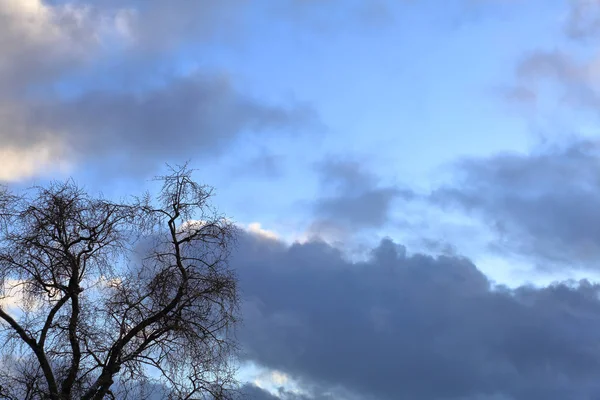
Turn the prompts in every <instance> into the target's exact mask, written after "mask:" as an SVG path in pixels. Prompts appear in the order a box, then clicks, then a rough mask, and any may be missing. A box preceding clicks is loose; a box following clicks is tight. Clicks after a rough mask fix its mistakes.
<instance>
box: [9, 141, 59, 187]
mask: <svg viewBox="0 0 600 400" xmlns="http://www.w3.org/2000/svg"><path fill="white" fill-rule="evenodd" d="M63 156H64V149H63V147H62V146H61V145H60V144H59V143H53V142H42V143H35V144H33V145H32V146H30V147H28V148H19V147H15V146H0V160H2V162H1V163H0V181H8V182H11V181H18V180H22V179H26V178H30V177H32V176H34V175H38V174H39V173H40V171H46V172H49V171H60V172H66V171H68V170H69V169H70V164H69V162H67V161H66V160H65V158H64V157H63Z"/></svg>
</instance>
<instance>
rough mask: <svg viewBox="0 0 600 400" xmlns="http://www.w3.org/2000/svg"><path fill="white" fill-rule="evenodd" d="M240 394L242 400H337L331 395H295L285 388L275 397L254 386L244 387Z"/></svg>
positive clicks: (247, 385)
mask: <svg viewBox="0 0 600 400" xmlns="http://www.w3.org/2000/svg"><path fill="white" fill-rule="evenodd" d="M240 392H241V395H242V399H247V400H335V398H333V397H331V396H329V395H321V394H316V395H312V394H301V393H294V392H291V391H288V390H285V389H284V388H279V390H278V391H277V396H275V395H273V394H271V393H269V392H268V391H266V390H264V389H261V388H259V387H258V386H256V385H253V384H246V385H244V386H243V387H242V388H241V390H240Z"/></svg>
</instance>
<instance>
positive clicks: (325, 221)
mask: <svg viewBox="0 0 600 400" xmlns="http://www.w3.org/2000/svg"><path fill="white" fill-rule="evenodd" d="M317 171H318V173H319V175H320V179H321V188H322V195H321V197H320V198H319V199H317V200H316V201H315V203H314V205H313V207H314V212H315V216H316V219H317V222H316V223H315V226H314V228H315V230H318V229H319V228H320V227H323V226H326V225H329V226H337V227H339V229H342V230H354V229H361V228H375V227H381V226H383V225H384V224H385V223H387V222H388V220H389V213H390V211H391V209H392V206H393V204H394V201H395V200H397V199H410V198H412V197H413V193H412V192H411V191H410V190H407V189H401V188H399V187H397V186H395V185H381V184H380V182H379V178H378V177H377V176H376V175H374V174H372V173H370V172H368V171H367V169H366V167H365V166H364V165H362V164H361V163H360V162H358V161H348V160H328V161H325V162H323V163H320V164H319V165H318V166H317Z"/></svg>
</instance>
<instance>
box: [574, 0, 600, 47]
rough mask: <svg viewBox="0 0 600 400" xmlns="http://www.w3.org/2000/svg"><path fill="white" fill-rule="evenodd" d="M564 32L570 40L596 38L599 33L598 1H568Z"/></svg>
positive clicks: (599, 8) (599, 10)
mask: <svg viewBox="0 0 600 400" xmlns="http://www.w3.org/2000/svg"><path fill="white" fill-rule="evenodd" d="M569 6H570V7H569V14H568V17H567V21H566V25H565V32H566V34H567V35H568V36H569V37H570V38H571V39H578V40H582V39H590V38H597V37H598V34H599V33H600V1H598V0H570V1H569Z"/></svg>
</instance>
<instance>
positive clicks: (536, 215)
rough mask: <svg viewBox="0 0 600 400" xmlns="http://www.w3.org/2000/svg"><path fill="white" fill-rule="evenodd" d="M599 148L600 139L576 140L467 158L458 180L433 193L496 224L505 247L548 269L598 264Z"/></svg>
mask: <svg viewBox="0 0 600 400" xmlns="http://www.w3.org/2000/svg"><path fill="white" fill-rule="evenodd" d="M599 151H600V147H599V144H598V142H597V141H596V140H591V139H588V140H586V139H573V140H570V141H567V142H566V143H564V144H562V145H550V144H548V145H545V146H541V147H539V148H537V149H536V150H534V151H532V152H531V153H529V154H519V153H505V154H499V155H495V156H492V157H490V158H473V159H467V160H463V161H461V162H459V163H458V165H457V168H456V179H455V181H454V182H453V183H452V184H449V185H447V186H445V187H442V188H440V189H438V190H436V191H435V192H433V193H432V196H431V199H432V200H433V201H434V202H435V203H437V204H440V205H444V206H456V207H458V208H459V209H460V210H463V211H467V212H470V213H472V215H474V216H476V217H478V218H480V219H481V220H482V221H484V222H485V223H487V224H489V226H490V227H491V228H492V229H494V231H495V232H496V233H497V234H498V235H499V239H500V240H499V241H498V242H496V244H495V245H496V246H499V247H503V248H504V250H510V251H514V252H517V253H519V254H521V255H525V256H531V257H534V258H537V259H538V260H539V261H540V264H541V265H542V266H545V267H551V266H553V264H552V263H553V262H556V263H557V264H556V265H562V266H564V265H565V264H568V265H571V266H576V265H580V264H581V263H587V264H586V266H587V267H591V268H593V266H594V265H595V263H594V262H592V261H596V260H598V259H599V257H600V211H599V209H598V204H600V157H599V155H600V152H599ZM540 259H541V260H540Z"/></svg>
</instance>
